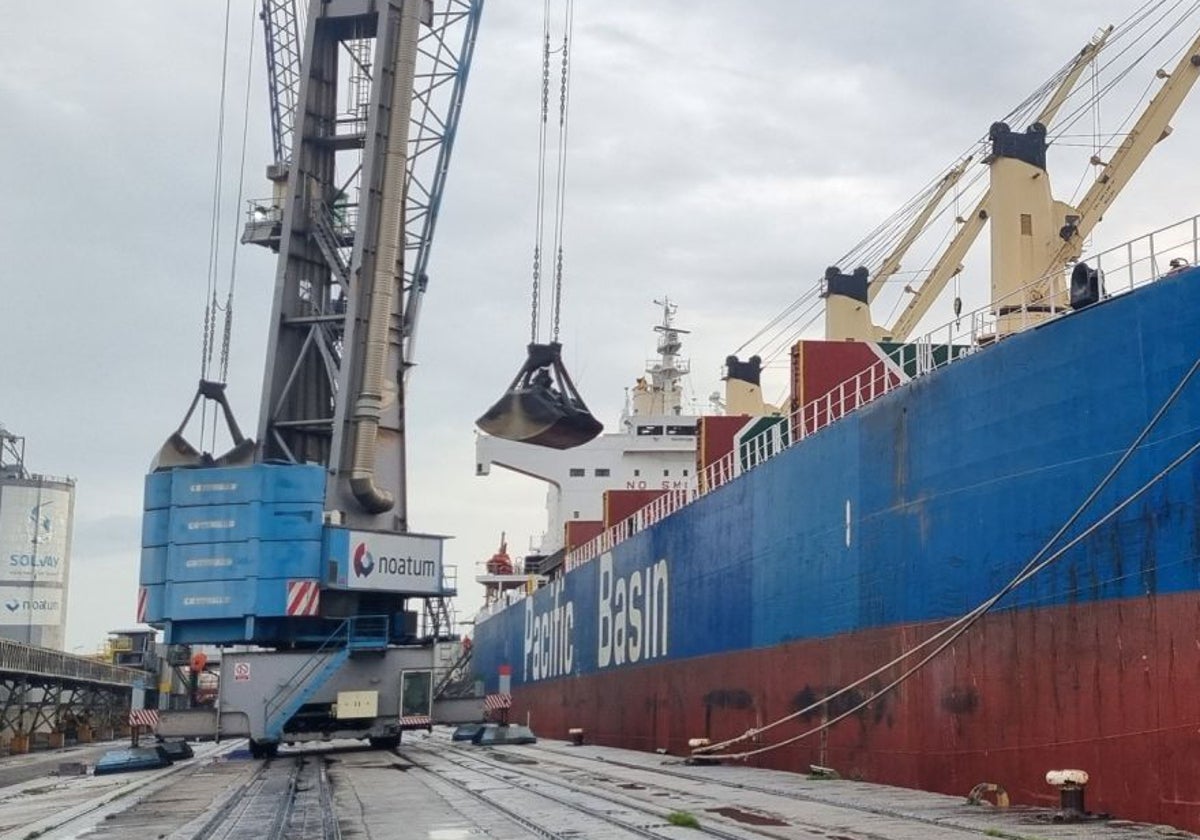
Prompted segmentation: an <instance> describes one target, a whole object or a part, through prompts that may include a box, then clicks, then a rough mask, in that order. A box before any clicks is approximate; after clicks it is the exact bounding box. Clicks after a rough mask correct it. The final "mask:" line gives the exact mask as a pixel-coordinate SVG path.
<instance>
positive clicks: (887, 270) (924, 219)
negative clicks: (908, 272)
mask: <svg viewBox="0 0 1200 840" xmlns="http://www.w3.org/2000/svg"><path fill="white" fill-rule="evenodd" d="M971 160H972V156H968V157H967V158H966V159H965V160H963V161H962V162H961V163H959V164H957V165H955V166H954V167H953V168H952V169H951V170H950V171H949V172H947V173H946V174H945V175H943V176H942V180H941V181H940V182H939V183H938V185H937V188H936V189H935V190H934V191H933V195H931V196H930V197H929V201H927V202H926V203H925V207H924V208H923V209H922V210H921V212H920V213H918V214H917V217H916V218H915V219H913V222H912V224H911V225H909V226H908V230H907V231H905V233H904V236H903V237H902V238H901V239H900V242H899V243H898V244H897V245H896V247H895V248H894V249H892V252H891V253H890V254H888V255H887V257H886V258H885V259H884V261H883V264H882V265H880V267H879V269H878V270H877V271H876V272H875V274H874V275H873V276H872V278H871V285H870V286H869V287H868V288H867V303H871V302H872V301H874V300H875V296H876V295H878V294H879V292H880V290H882V289H883V284H884V283H886V282H887V281H888V278H890V277H891V276H892V275H893V274H895V273H896V272H897V271H899V270H900V260H902V259H904V255H905V254H906V253H907V252H908V249H909V248H911V247H912V244H913V243H914V242H916V241H917V238H918V237H919V236H920V235H921V232H922V231H924V230H925V225H926V224H928V223H929V219H930V217H931V216H933V212H934V211H935V210H937V208H938V205H939V204H941V203H942V199H943V198H945V197H946V193H948V192H950V189H951V187H953V186H954V185H955V184H957V183H958V179H959V178H961V177H962V174H963V173H964V172H966V171H967V164H969V163H970V162H971Z"/></svg>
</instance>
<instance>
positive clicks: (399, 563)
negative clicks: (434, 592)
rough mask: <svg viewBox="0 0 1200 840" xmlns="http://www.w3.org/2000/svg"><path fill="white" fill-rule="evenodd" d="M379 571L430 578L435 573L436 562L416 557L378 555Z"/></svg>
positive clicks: (388, 573) (382, 573) (383, 573)
mask: <svg viewBox="0 0 1200 840" xmlns="http://www.w3.org/2000/svg"><path fill="white" fill-rule="evenodd" d="M379 573H380V574H381V575H400V576H403V577H426V578H431V577H433V576H435V575H436V574H437V563H436V562H434V561H433V560H419V559H417V558H416V557H380V558H379Z"/></svg>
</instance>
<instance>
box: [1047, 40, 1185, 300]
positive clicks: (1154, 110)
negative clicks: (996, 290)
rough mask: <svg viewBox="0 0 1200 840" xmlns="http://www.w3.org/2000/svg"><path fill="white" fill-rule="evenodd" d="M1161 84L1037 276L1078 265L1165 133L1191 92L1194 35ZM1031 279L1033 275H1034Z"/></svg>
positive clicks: (1163, 73)
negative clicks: (1097, 228)
mask: <svg viewBox="0 0 1200 840" xmlns="http://www.w3.org/2000/svg"><path fill="white" fill-rule="evenodd" d="M1158 75H1159V77H1160V78H1163V79H1166V82H1165V83H1164V84H1163V86H1162V88H1160V89H1159V91H1158V93H1157V94H1155V95H1154V98H1153V99H1151V100H1150V104H1149V105H1147V106H1146V110H1145V111H1143V112H1142V116H1141V118H1140V119H1138V121H1137V123H1136V124H1135V125H1134V127H1133V128H1132V129H1131V130H1130V132H1129V134H1127V135H1126V136H1125V140H1124V141H1123V142H1122V143H1121V145H1120V147H1119V148H1118V149H1117V151H1116V153H1115V154H1114V155H1113V156H1112V159H1111V160H1110V161H1109V162H1108V163H1107V164H1106V165H1105V167H1104V169H1103V170H1102V171H1101V173H1100V177H1098V178H1097V179H1096V182H1095V183H1094V184H1093V185H1092V188H1091V189H1090V190H1088V192H1087V194H1086V195H1085V196H1084V197H1083V200H1082V201H1080V202H1079V205H1078V206H1077V207H1076V208H1075V212H1074V213H1073V214H1071V215H1070V216H1068V217H1067V218H1066V219H1064V225H1063V227H1062V228H1061V229H1060V231H1059V237H1060V239H1061V240H1062V241H1061V242H1060V243H1059V244H1058V247H1057V249H1056V250H1055V251H1054V253H1053V255H1052V256H1051V257H1050V259H1049V260H1048V261H1047V262H1046V264H1045V266H1044V267H1043V270H1042V272H1041V273H1042V274H1043V275H1046V276H1048V277H1055V278H1057V277H1058V274H1057V270H1058V269H1060V268H1061V267H1062V266H1065V265H1067V264H1068V263H1071V262H1074V261H1075V260H1077V259H1079V255H1080V254H1081V253H1082V251H1083V241H1084V240H1085V239H1086V238H1087V236H1088V234H1089V233H1091V231H1092V228H1094V227H1095V226H1096V224H1097V223H1098V222H1099V221H1100V220H1101V219H1102V218H1103V217H1104V213H1105V211H1106V210H1108V208H1109V206H1111V205H1112V203H1113V202H1114V201H1115V200H1116V198H1117V196H1118V195H1119V194H1120V192H1121V190H1122V189H1124V188H1125V185H1126V184H1128V183H1129V181H1130V179H1131V178H1133V175H1134V173H1135V172H1137V170H1138V167H1140V166H1141V165H1142V162H1143V161H1145V159H1146V157H1147V156H1148V155H1149V154H1150V150H1151V149H1153V148H1154V146H1155V145H1157V144H1158V142H1159V141H1160V140H1164V139H1166V137H1167V136H1168V135H1169V134H1170V133H1171V126H1170V125H1169V123H1170V121H1171V118H1172V117H1173V116H1175V112H1176V111H1178V110H1179V106H1180V105H1182V104H1183V100H1184V99H1186V98H1187V95H1188V94H1189V93H1190V92H1191V90H1192V86H1193V85H1195V83H1196V79H1197V77H1198V76H1200V34H1198V35H1197V36H1196V38H1195V40H1193V41H1192V43H1191V46H1190V47H1189V48H1188V49H1187V50H1186V51H1185V52H1184V54H1183V57H1182V58H1181V59H1180V60H1179V62H1178V64H1176V65H1175V69H1174V70H1172V71H1171V72H1170V73H1169V74H1168V73H1166V71H1163V70H1160V71H1158ZM1034 276H1035V277H1037V276H1039V275H1034Z"/></svg>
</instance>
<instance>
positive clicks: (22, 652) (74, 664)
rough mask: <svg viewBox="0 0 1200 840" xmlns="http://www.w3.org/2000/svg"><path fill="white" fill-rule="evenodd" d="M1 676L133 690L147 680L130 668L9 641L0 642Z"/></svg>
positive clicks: (144, 675)
mask: <svg viewBox="0 0 1200 840" xmlns="http://www.w3.org/2000/svg"><path fill="white" fill-rule="evenodd" d="M0 673H5V674H27V675H29V676H36V677H48V678H51V679H64V680H78V681H80V682H88V683H98V684H105V685H128V686H132V685H134V684H136V683H138V682H145V681H146V680H147V675H146V674H144V673H142V672H140V671H135V670H133V669H131V668H121V667H118V666H116V665H109V664H107V663H104V662H97V661H96V660H94V659H88V658H86V657H83V656H75V655H73V654H70V653H63V652H62V651H60V650H53V649H51V648H43V647H37V646H34V645H26V644H22V643H21V642H14V641H11V640H8V639H0Z"/></svg>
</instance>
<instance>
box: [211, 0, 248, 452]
mask: <svg viewBox="0 0 1200 840" xmlns="http://www.w3.org/2000/svg"><path fill="white" fill-rule="evenodd" d="M231 10H232V0H226V2H225V24H224V30H223V36H222V48H221V85H220V99H219V104H218V108H217V137H216V153H215V160H214V164H213V181H212V208H211V213H210V219H209V235H208V271H207V275H206V286H205V293H204V299H205V306H204V325H203V337H202V346H201V352H200V380H201V381H202V382H204V381H210V377H211V374H212V369H213V353H214V352H215V351H216V344H217V335H216V331H217V318H218V314H219V313H222V314H223V322H224V323H223V324H222V330H221V353H220V358H219V361H218V367H217V371H218V374H217V378H216V380H215V381H216V382H219V383H224V382H225V381H226V380H227V379H228V376H229V348H230V343H231V339H232V335H233V293H234V289H235V287H236V284H237V258H238V248H237V244H236V243H237V237H238V224H239V222H240V219H239V217H238V212H237V210H238V208H240V207H241V205H242V195H243V188H244V183H245V170H246V147H247V139H248V136H249V129H250V88H251V83H252V80H253V68H254V41H255V38H254V28H255V26H256V24H257V21H258V11H257V9H252V10H251V11H252V14H251V18H250V37H249V39H248V41H249V49H248V51H247V58H246V90H245V103H244V109H243V114H242V148H241V157H240V161H239V165H238V186H237V202H236V204H235V205H234V214H233V217H234V231H233V240H234V243H235V244H234V246H233V248H232V256H231V258H230V269H229V282H228V285H227V287H226V293H225V303H224V305H222V304H221V303H220V301H219V299H218V296H217V286H218V278H219V275H220V273H221V228H222V214H221V205H222V201H221V199H222V192H223V190H222V182H223V175H224V158H225V115H226V105H227V99H228V83H229V45H230V38H229V25H230V18H231ZM215 411H216V409H215V407H214V412H215ZM215 420H216V415H215V414H214V423H213V427H212V445H213V446H214V447H215V445H216V433H217V424H216V422H215ZM207 424H208V400H203V401H202V403H201V406H200V441H201V444H203V443H204V439H205V433H206V428H207Z"/></svg>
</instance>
